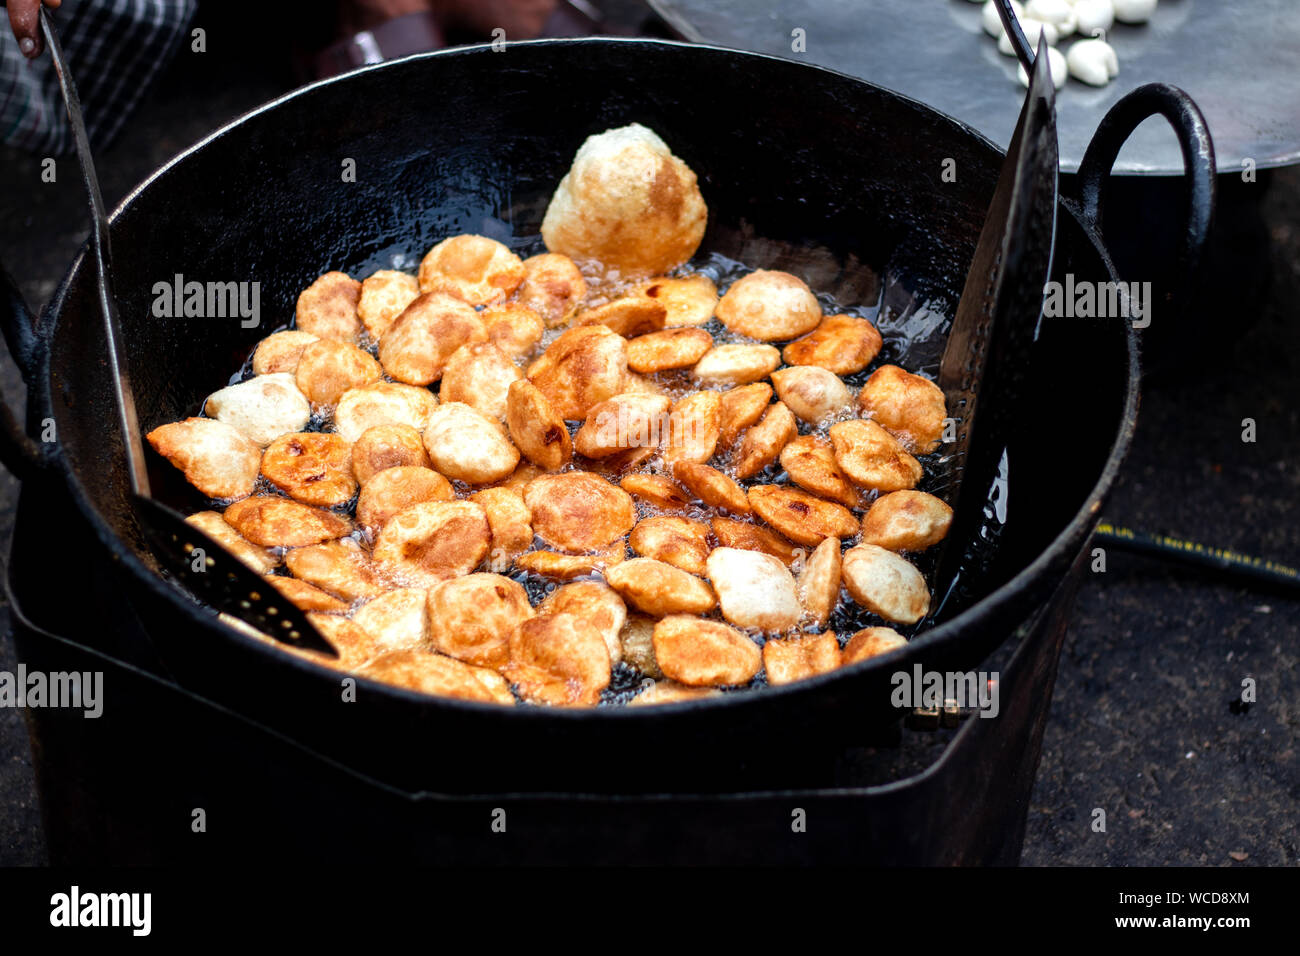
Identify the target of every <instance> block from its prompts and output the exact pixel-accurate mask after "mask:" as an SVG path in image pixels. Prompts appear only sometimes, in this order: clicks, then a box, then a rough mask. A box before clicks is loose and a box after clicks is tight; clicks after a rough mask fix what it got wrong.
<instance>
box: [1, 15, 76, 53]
mask: <svg viewBox="0 0 1300 956" xmlns="http://www.w3.org/2000/svg"><path fill="white" fill-rule="evenodd" d="M62 2H63V0H8V4H9V26H10V27H11V28H13V31H14V36H15V37H17V38H18V49H20V50H22V51H23V56H25V57H27V59H29V60H34V59H36V58H37V57H38V56H40V55H41V51H43V50H44V49H45V41H44V40H43V39H41V4H42V3H44V4H45V6H47V7H49V8H50V9H51V10H55V9H58V6H59V4H60V3H62Z"/></svg>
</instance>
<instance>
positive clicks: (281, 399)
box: [203, 372, 311, 448]
mask: <svg viewBox="0 0 1300 956" xmlns="http://www.w3.org/2000/svg"><path fill="white" fill-rule="evenodd" d="M203 411H204V413H205V414H206V415H208V416H209V417H211V418H215V419H216V420H217V421H220V422H225V423H226V424H227V425H234V426H235V427H236V428H238V429H239V430H240V431H241V432H243V433H244V434H245V435H246V436H247V437H249V438H251V439H252V440H253V441H254V442H256V443H257V444H258V445H261V446H262V447H263V448H265V447H266V446H267V445H269V444H271V442H273V441H275V440H276V439H277V438H279V437H280V436H281V435H287V434H289V433H290V432H300V431H302V430H303V429H304V428H306V427H307V423H308V422H309V421H311V402H309V401H307V396H305V395H303V393H302V392H300V391H298V386H297V384H296V383H295V382H294V380H293V376H292V375H289V374H287V373H284V372H278V373H275V374H273V375H258V376H255V377H253V378H250V379H249V380H248V381H246V382H240V383H238V384H237V385H227V386H226V387H225V388H223V389H219V390H217V391H215V392H213V393H212V394H211V395H209V396H208V400H207V401H206V402H204V403H203Z"/></svg>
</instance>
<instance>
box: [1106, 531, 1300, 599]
mask: <svg viewBox="0 0 1300 956" xmlns="http://www.w3.org/2000/svg"><path fill="white" fill-rule="evenodd" d="M1094 540H1096V541H1097V542H1099V543H1101V544H1103V545H1107V546H1110V547H1113V548H1117V549H1119V550H1121V551H1130V552H1133V553H1135V554H1143V555H1148V556H1150V557H1154V558H1160V559H1162V560H1165V561H1171V562H1174V563H1176V564H1186V565H1190V566H1192V567H1198V568H1208V569H1210V570H1212V571H1218V572H1219V573H1221V574H1224V575H1227V576H1228V577H1232V578H1236V579H1239V580H1241V581H1244V582H1247V583H1252V584H1257V585H1258V584H1264V585H1269V586H1271V587H1281V588H1283V589H1284V590H1286V591H1289V592H1292V593H1300V570H1297V569H1295V568H1293V567H1289V566H1288V565H1285V564H1281V563H1279V562H1277V561H1273V560H1270V559H1269V558H1258V557H1255V556H1254V555H1249V554H1242V553H1240V552H1239V551H1233V550H1231V549H1230V548H1217V547H1213V546H1211V545H1207V544H1198V543H1196V542H1194V541H1185V540H1183V539H1182V538H1175V537H1173V536H1172V535H1167V534H1149V533H1147V532H1145V531H1135V530H1134V529H1132V528H1125V527H1122V526H1120V525H1114V524H1111V523H1109V522H1106V521H1103V522H1101V524H1099V525H1098V526H1097V533H1096V535H1095V537H1094Z"/></svg>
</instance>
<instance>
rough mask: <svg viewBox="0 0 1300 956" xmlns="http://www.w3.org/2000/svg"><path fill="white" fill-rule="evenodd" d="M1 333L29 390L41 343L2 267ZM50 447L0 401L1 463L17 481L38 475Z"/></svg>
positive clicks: (46, 459) (29, 316) (0, 294)
mask: <svg viewBox="0 0 1300 956" xmlns="http://www.w3.org/2000/svg"><path fill="white" fill-rule="evenodd" d="M0 331H3V333H4V339H5V344H6V345H7V346H8V348H9V354H10V355H11V356H13V359H14V362H15V363H16V364H17V365H18V370H19V371H20V372H22V376H23V381H24V382H26V383H27V385H28V386H29V387H31V386H32V385H33V383H34V382H35V379H36V374H35V373H36V368H37V366H38V365H39V364H40V356H41V342H40V340H39V339H38V338H37V335H36V322H35V319H33V318H32V313H31V310H30V309H28V308H27V301H26V300H25V299H24V298H23V295H22V293H21V292H19V291H18V286H17V285H16V284H15V283H14V280H13V277H12V276H10V275H9V271H8V270H7V269H5V268H4V267H3V266H0ZM51 447H52V446H51V445H48V444H43V443H40V442H36V441H33V440H32V437H31V436H30V435H28V434H27V429H26V428H25V427H24V426H23V416H21V415H19V414H17V413H16V412H15V411H14V410H13V409H12V408H10V407H9V403H8V402H7V401H5V400H4V399H3V398H0V462H2V463H3V464H4V466H5V467H6V468H8V469H9V471H10V472H12V473H13V475H14V476H15V477H16V478H18V479H19V480H26V479H28V478H30V477H32V476H33V475H35V474H37V473H38V472H39V471H41V470H42V469H43V468H44V467H45V465H46V464H47V463H48V461H49V452H50V448H51Z"/></svg>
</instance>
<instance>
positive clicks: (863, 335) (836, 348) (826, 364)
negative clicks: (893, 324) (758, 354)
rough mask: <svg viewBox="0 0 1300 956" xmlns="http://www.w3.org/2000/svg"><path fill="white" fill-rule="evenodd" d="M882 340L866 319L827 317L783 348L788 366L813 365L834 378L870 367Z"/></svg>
mask: <svg viewBox="0 0 1300 956" xmlns="http://www.w3.org/2000/svg"><path fill="white" fill-rule="evenodd" d="M883 344H884V340H883V339H882V338H881V337H880V333H879V332H877V331H876V327H875V326H874V325H872V324H871V323H870V322H868V321H867V320H866V319H859V318H857V317H856V316H852V315H828V316H827V317H826V318H824V319H822V321H821V324H820V325H818V326H817V328H815V329H813V330H812V331H811V332H809V333H808V334H807V335H805V336H804V337H803V338H801V339H795V341H793V342H791V343H790V344H789V345H787V346H786V347H785V350H784V352H783V357H784V358H785V363H786V364H787V365H816V366H818V367H820V368H824V369H826V370H827V371H829V372H834V373H835V374H836V375H852V374H854V373H855V372H861V371H862V370H863V369H864V368H866V367H867V366H868V365H870V364H871V360H872V359H874V358H875V357H876V355H877V354H878V353H879V352H880V347H881V346H882V345H883Z"/></svg>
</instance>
